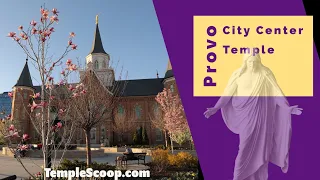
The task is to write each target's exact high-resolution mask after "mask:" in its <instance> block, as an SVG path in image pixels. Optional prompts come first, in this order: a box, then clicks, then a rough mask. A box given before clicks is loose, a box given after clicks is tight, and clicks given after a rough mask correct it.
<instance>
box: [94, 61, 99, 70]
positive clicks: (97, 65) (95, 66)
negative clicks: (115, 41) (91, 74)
mask: <svg viewBox="0 0 320 180" xmlns="http://www.w3.org/2000/svg"><path fill="white" fill-rule="evenodd" d="M94 68H95V69H99V61H98V60H96V61H95V62H94Z"/></svg>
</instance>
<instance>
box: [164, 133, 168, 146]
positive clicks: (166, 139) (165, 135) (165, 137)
mask: <svg viewBox="0 0 320 180" xmlns="http://www.w3.org/2000/svg"><path fill="white" fill-rule="evenodd" d="M163 132H164V140H165V143H166V149H168V136H167V132H166V131H163Z"/></svg>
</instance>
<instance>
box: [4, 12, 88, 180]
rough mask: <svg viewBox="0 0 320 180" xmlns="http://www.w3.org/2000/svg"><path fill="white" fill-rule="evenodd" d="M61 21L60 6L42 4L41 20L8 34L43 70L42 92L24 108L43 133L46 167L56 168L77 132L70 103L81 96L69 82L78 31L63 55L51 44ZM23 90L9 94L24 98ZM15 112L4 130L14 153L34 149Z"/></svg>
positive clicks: (33, 96)
mask: <svg viewBox="0 0 320 180" xmlns="http://www.w3.org/2000/svg"><path fill="white" fill-rule="evenodd" d="M58 22H59V11H58V10H57V9H55V8H54V9H52V10H51V11H49V10H48V9H46V8H41V9H40V18H39V19H38V21H37V20H31V21H30V23H28V26H23V25H20V26H18V31H19V32H18V33H16V32H10V33H9V34H8V37H9V38H11V39H12V40H13V41H14V42H15V43H17V45H18V46H19V47H20V48H21V49H22V50H23V52H24V53H25V54H26V55H27V57H28V59H29V61H30V62H31V63H32V64H33V65H34V67H35V69H36V70H37V71H38V73H39V74H38V77H39V79H40V81H39V83H40V87H41V88H40V92H35V93H34V94H33V95H31V97H30V102H29V105H27V106H25V107H23V108H24V111H25V112H26V113H27V114H28V116H29V118H30V120H31V122H32V125H33V129H34V130H35V131H36V133H37V134H38V135H39V136H40V141H41V144H42V145H41V146H42V154H43V167H50V166H51V163H52V166H53V167H52V168H54V167H55V166H56V165H58V164H59V162H60V161H61V159H60V160H57V161H56V158H55V157H56V152H57V150H59V149H61V147H64V148H62V149H63V150H64V151H65V150H66V148H67V145H68V144H70V142H71V138H72V136H73V133H74V132H75V131H74V130H75V128H74V124H73V123H72V121H71V119H70V118H68V113H69V112H70V108H69V105H70V104H71V103H72V102H73V100H74V99H75V98H77V97H78V96H77V97H75V96H74V91H77V90H78V89H75V88H73V89H70V88H69V87H70V85H69V84H68V77H69V75H70V74H71V73H74V72H76V71H77V66H76V65H75V64H74V63H73V62H72V60H71V59H66V57H67V55H68V53H69V52H71V51H74V50H76V49H77V45H76V44H74V37H75V33H74V32H71V33H70V34H69V35H68V36H69V37H68V39H66V43H65V44H64V45H62V46H64V49H63V50H62V53H61V54H60V55H58V56H53V55H52V54H50V48H49V46H50V42H51V41H52V39H53V37H54V33H55V31H56V28H55V25H56V24H57V23H58ZM54 54H57V52H54ZM57 70H59V71H60V70H61V73H60V78H59V79H56V78H55V77H53V74H55V72H56V71H57ZM84 89H85V88H84V87H81V90H82V91H83V92H85V91H84ZM20 90H21V89H20V88H17V89H16V90H15V92H12V93H9V96H11V97H12V98H13V99H16V98H22V97H23V96H22V94H21V93H20ZM81 94H84V93H80V95H81ZM12 116H13V115H11V114H10V115H8V116H7V117H6V118H4V119H2V123H1V133H2V134H3V135H4V136H5V137H6V141H7V143H8V146H9V148H10V150H11V151H12V153H14V154H16V153H17V151H18V150H19V151H21V149H23V150H28V149H29V150H30V146H29V145H28V144H26V140H28V139H30V138H32V137H30V136H29V135H27V134H25V135H23V134H22V133H23V132H22V130H21V126H20V125H19V118H15V117H12ZM61 119H62V120H63V121H61ZM56 136H59V137H60V138H61V141H60V142H58V143H57V142H55V141H54V138H55V137H56ZM26 138H27V139H26ZM22 142H23V143H22ZM62 157H63V156H62ZM62 157H61V158H62ZM50 159H51V160H50ZM17 160H18V161H19V162H20V163H21V164H22V166H23V167H24V168H25V170H26V171H27V172H28V173H29V174H30V175H31V176H32V177H33V178H35V175H34V173H32V172H29V171H28V170H27V168H26V167H25V166H24V165H23V163H22V161H21V158H20V157H17ZM38 175H39V174H37V176H38Z"/></svg>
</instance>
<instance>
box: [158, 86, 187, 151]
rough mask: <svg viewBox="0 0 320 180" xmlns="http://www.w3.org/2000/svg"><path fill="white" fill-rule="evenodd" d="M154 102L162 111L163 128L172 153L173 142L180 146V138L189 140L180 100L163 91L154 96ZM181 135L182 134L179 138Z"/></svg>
mask: <svg viewBox="0 0 320 180" xmlns="http://www.w3.org/2000/svg"><path fill="white" fill-rule="evenodd" d="M155 99H156V101H157V102H158V103H159V104H160V106H161V108H162V111H163V124H164V128H165V129H166V130H167V131H168V133H169V136H170V140H171V150H172V152H173V141H175V142H177V143H179V144H182V143H181V142H182V141H181V139H182V137H188V138H191V135H190V136H188V134H190V129H189V126H188V122H187V120H186V118H185V114H184V109H183V106H182V103H181V99H180V97H179V96H178V95H174V94H172V92H171V91H170V90H168V89H164V90H163V91H162V92H161V93H159V94H158V95H157V96H156V98H155ZM181 134H184V135H183V136H181Z"/></svg>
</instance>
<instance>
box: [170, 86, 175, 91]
mask: <svg viewBox="0 0 320 180" xmlns="http://www.w3.org/2000/svg"><path fill="white" fill-rule="evenodd" d="M170 90H171V92H174V86H173V84H171V85H170Z"/></svg>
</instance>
